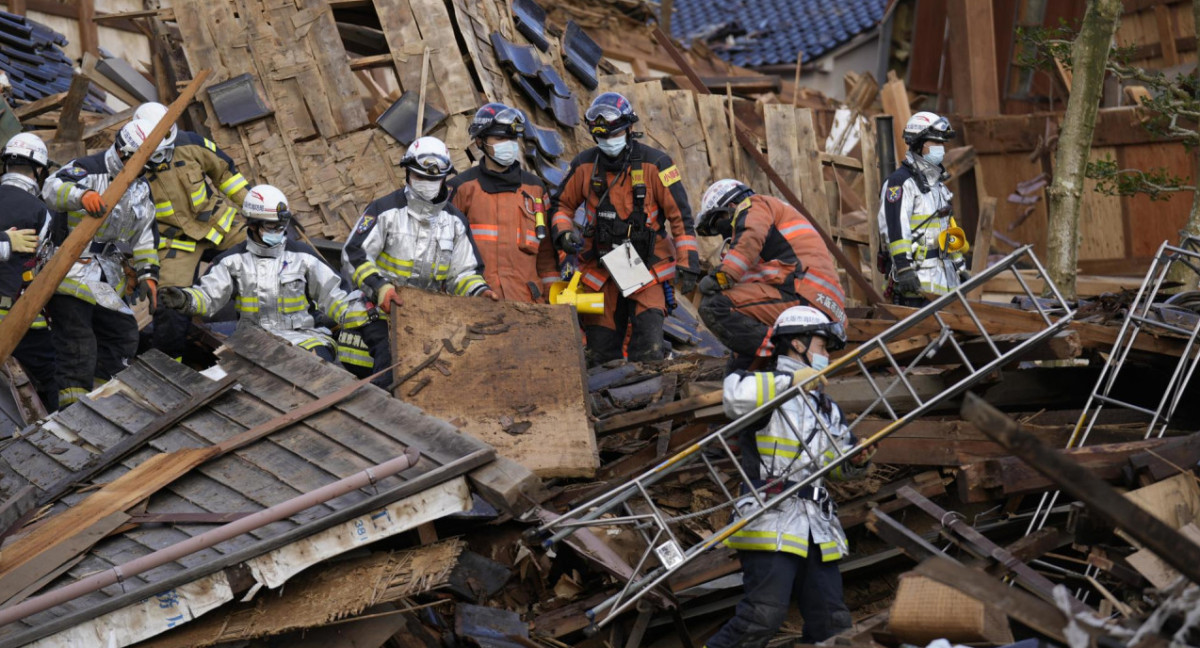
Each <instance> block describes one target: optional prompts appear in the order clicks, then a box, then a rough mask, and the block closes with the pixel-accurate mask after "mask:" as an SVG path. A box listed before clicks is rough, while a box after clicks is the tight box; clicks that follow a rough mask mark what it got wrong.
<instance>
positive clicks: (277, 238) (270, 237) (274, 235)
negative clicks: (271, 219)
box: [262, 230, 287, 247]
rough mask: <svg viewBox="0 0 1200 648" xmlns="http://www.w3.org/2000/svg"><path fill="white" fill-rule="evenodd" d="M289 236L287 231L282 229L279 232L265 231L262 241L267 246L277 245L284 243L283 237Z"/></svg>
mask: <svg viewBox="0 0 1200 648" xmlns="http://www.w3.org/2000/svg"><path fill="white" fill-rule="evenodd" d="M286 236H287V232H285V231H283V230H280V231H278V232H263V233H262V242H263V245H265V246H267V247H275V246H276V245H279V244H280V243H283V239H284V238H285V237H286Z"/></svg>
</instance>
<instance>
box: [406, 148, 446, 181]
mask: <svg viewBox="0 0 1200 648" xmlns="http://www.w3.org/2000/svg"><path fill="white" fill-rule="evenodd" d="M405 166H406V167H408V168H409V169H412V170H413V171H414V172H415V173H417V174H418V175H422V176H428V177H429V178H430V179H438V178H444V177H446V176H447V175H449V173H450V169H451V168H452V167H451V165H450V158H448V157H446V156H444V155H441V154H439V153H421V154H418V155H416V156H414V157H412V158H410V159H409V160H408V162H407V163H406V164H405Z"/></svg>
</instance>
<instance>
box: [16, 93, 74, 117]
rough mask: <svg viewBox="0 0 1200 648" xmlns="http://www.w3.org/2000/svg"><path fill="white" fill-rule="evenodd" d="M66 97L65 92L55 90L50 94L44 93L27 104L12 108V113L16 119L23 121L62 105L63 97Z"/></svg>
mask: <svg viewBox="0 0 1200 648" xmlns="http://www.w3.org/2000/svg"><path fill="white" fill-rule="evenodd" d="M66 98H67V93H65V92H56V93H54V94H52V95H46V96H45V97H42V98H41V99H38V100H36V101H31V102H29V103H27V104H23V105H21V106H18V107H16V108H13V114H14V115H16V116H17V119H20V120H21V121H25V120H27V119H30V118H33V117H37V116H38V115H42V114H45V113H48V112H50V111H51V110H57V109H58V107H59V106H61V105H62V102H63V99H66Z"/></svg>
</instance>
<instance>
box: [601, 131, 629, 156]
mask: <svg viewBox="0 0 1200 648" xmlns="http://www.w3.org/2000/svg"><path fill="white" fill-rule="evenodd" d="M625 140H626V137H625V133H621V134H620V135H617V136H616V137H610V138H608V139H597V140H596V146H599V147H600V150H601V151H604V154H605V155H607V156H608V157H617V156H618V155H620V154H621V151H624V150H625Z"/></svg>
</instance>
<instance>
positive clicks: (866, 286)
mask: <svg viewBox="0 0 1200 648" xmlns="http://www.w3.org/2000/svg"><path fill="white" fill-rule="evenodd" d="M654 39H655V40H657V41H658V43H659V44H660V45H662V46H663V48H665V49H666V50H667V53H668V54H669V55H670V56H671V59H672V60H674V61H675V64H676V65H678V66H679V69H681V70H683V73H684V74H685V75H687V77H688V80H689V81H691V83H692V85H693V86H694V87H695V88H696V91H697V92H699V93H700V94H711V91H710V90H709V89H708V86H707V85H705V84H704V82H703V81H701V80H700V75H698V74H696V70H695V69H694V68H692V66H691V64H690V63H688V62H687V59H685V58H684V57H683V55H682V54H680V53H679V50H678V49H676V48H675V43H673V42H671V39H670V37H668V36H667V35H666V34H664V33H663V32H662V30H661V29H657V28H656V29H655V30H654ZM730 125H731V126H732V127H733V130H734V134H735V135H736V136H737V140H738V143H739V144H741V145H742V148H743V149H745V150H746V152H747V153H749V154H750V157H752V158H754V161H755V162H757V163H758V166H759V168H761V169H762V170H763V172H764V173H766V175H767V178H769V179H770V180H771V183H772V184H774V185H775V186H776V187H777V188H778V189H779V191H780V192H782V193H783V195H784V196H785V197H786V198H787V201H788V202H789V203H791V205H792V207H794V208H795V209H796V210H797V211H799V212H800V213H801V214H802V215H803V216H804V217H805V218H807V219H808V220H809V222H810V223H812V225H813V229H815V230H817V234H819V235H820V236H821V240H822V241H823V242H824V243H825V247H827V248H829V251H830V252H831V253H833V258H834V259H835V260H837V262H838V264H839V265H841V266H842V267H843V268H845V270H846V274H847V275H848V276H849V277H850V279H851V280H853V281H854V283H856V284H858V285H859V287H860V288H862V290H863V292H864V293H866V294H867V295H868V297H870V300H871V303H873V304H879V303H883V295H881V294H879V291H878V290H876V289H875V287H874V286H872V285H871V282H869V281H867V278H866V277H864V276H863V274H862V270H860V269H859V268H855V267H854V266H853V265H852V264H851V262H850V259H847V258H846V255H845V253H843V252H842V250H841V248H839V247H838V246H837V243H835V242H834V240H833V239H832V238H830V237H829V233H828V232H826V231H825V229H824V228H822V227H821V225H820V223H818V222H816V220H814V219H813V215H812V214H811V213H810V212H809V211H808V210H807V209H805V207H804V203H802V202H800V198H799V197H797V196H796V194H795V192H793V191H792V189H791V188H790V187H788V186H787V183H786V182H784V181H783V178H781V177H779V174H778V173H776V172H775V169H774V168H773V167H772V166H771V164H770V162H767V158H766V156H764V155H763V154H762V151H760V150H758V147H757V146H755V144H754V139H753V136H752V135H751V133H750V132H749V131H748V129H746V128H745V127H744V126H743V125H742V123H741V122H740V120H737V118H736V116H735V117H734V120H733V122H732V123H731V124H730ZM814 153H817V154H819V151H816V152H814Z"/></svg>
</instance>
